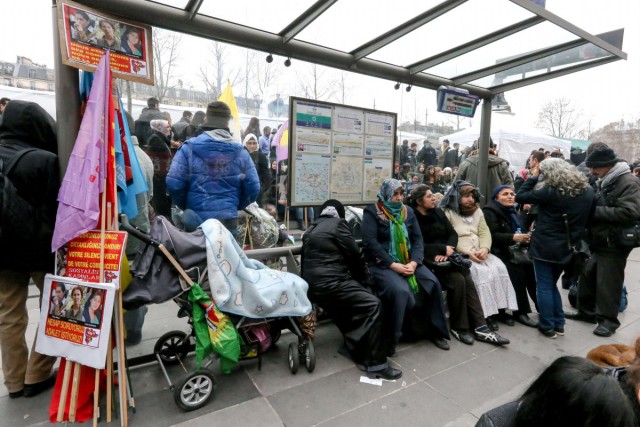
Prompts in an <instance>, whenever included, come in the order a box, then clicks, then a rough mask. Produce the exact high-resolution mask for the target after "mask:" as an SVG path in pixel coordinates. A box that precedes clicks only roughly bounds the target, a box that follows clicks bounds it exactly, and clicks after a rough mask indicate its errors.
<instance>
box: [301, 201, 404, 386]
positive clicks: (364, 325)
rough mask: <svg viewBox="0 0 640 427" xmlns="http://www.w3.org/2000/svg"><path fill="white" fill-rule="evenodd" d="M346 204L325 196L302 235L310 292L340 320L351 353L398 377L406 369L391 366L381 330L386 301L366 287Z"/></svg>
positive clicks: (364, 364)
mask: <svg viewBox="0 0 640 427" xmlns="http://www.w3.org/2000/svg"><path fill="white" fill-rule="evenodd" d="M344 214H345V210H344V206H343V205H342V203H340V202H339V201H337V200H327V201H326V202H324V204H323V205H322V207H321V208H320V217H319V218H318V219H317V220H316V221H315V222H314V223H313V225H311V227H309V229H308V230H307V231H306V232H305V233H304V235H303V236H302V242H303V244H302V278H303V279H304V280H306V281H307V282H308V283H309V291H308V294H309V298H310V299H311V301H313V302H314V303H317V304H318V305H320V307H322V308H323V309H324V310H325V311H326V313H327V314H328V315H329V316H330V317H331V319H332V320H333V322H334V323H335V324H336V326H337V327H338V329H340V332H342V336H343V337H344V344H345V347H346V350H347V351H348V352H349V355H350V356H351V359H353V361H354V362H355V363H356V364H357V365H358V367H360V368H361V369H363V370H366V371H368V372H370V373H371V374H372V375H375V376H376V377H378V378H384V379H387V380H391V379H397V378H400V377H401V376H402V372H401V371H400V370H398V369H394V368H392V367H390V366H389V364H388V362H387V352H388V347H389V343H388V342H387V341H388V340H387V339H385V336H384V332H383V318H382V303H381V302H380V300H379V299H378V298H377V297H376V296H375V295H373V294H372V293H371V291H369V290H368V289H366V288H365V287H364V286H362V284H361V283H364V282H365V279H366V275H365V264H364V260H363V259H362V256H361V254H360V249H359V248H358V244H357V243H356V241H355V240H354V238H353V236H352V234H351V229H350V228H349V225H348V224H347V222H346V221H345V220H344Z"/></svg>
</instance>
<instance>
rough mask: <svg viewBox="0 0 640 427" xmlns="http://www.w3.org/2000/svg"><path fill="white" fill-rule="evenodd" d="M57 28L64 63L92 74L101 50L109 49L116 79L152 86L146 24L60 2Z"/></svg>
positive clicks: (148, 32)
mask: <svg viewBox="0 0 640 427" xmlns="http://www.w3.org/2000/svg"><path fill="white" fill-rule="evenodd" d="M96 5H99V3H96ZM58 29H59V35H60V47H61V49H62V62H63V63H64V64H66V65H70V66H72V67H76V68H80V69H83V70H87V71H95V70H96V67H97V65H98V62H99V61H100V58H101V57H102V55H103V54H104V51H105V50H108V51H110V52H111V70H112V71H113V73H114V76H115V77H117V78H121V79H124V80H131V81H136V82H140V83H145V84H149V85H153V84H154V79H153V51H152V46H153V45H152V42H151V27H149V26H148V25H144V24H140V23H136V22H131V21H126V20H123V19H121V18H116V17H114V16H112V15H109V14H106V13H103V12H100V11H99V10H96V9H92V8H89V7H86V6H83V5H80V4H77V3H74V2H71V1H67V0H62V1H61V2H59V3H58Z"/></svg>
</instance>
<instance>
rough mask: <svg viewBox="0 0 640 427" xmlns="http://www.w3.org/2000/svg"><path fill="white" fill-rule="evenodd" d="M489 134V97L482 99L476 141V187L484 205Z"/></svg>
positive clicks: (485, 201) (486, 187)
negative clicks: (477, 139) (478, 134)
mask: <svg viewBox="0 0 640 427" xmlns="http://www.w3.org/2000/svg"><path fill="white" fill-rule="evenodd" d="M490 136H491V98H484V99H483V100H482V116H481V118H480V140H479V141H478V144H479V145H478V148H479V150H478V189H479V190H480V193H481V194H482V196H483V197H482V198H481V201H480V204H481V205H482V206H484V205H485V204H486V203H487V202H488V200H487V198H488V197H489V194H491V193H490V190H493V189H489V188H488V182H487V181H488V180H487V175H488V172H489V138H490Z"/></svg>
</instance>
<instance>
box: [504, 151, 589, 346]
mask: <svg viewBox="0 0 640 427" xmlns="http://www.w3.org/2000/svg"><path fill="white" fill-rule="evenodd" d="M539 174H541V176H542V177H541V178H538V175H539ZM516 201H517V202H518V203H531V204H536V205H538V206H539V208H540V211H539V213H538V218H537V219H536V228H535V229H534V230H533V234H532V236H531V244H530V246H529V257H530V258H531V259H533V269H534V271H535V272H536V296H537V300H538V313H539V314H540V316H539V319H540V320H539V322H538V329H539V330H540V332H542V334H544V336H546V337H547V338H556V337H557V335H564V323H565V322H564V319H565V318H564V311H563V310H562V298H561V297H560V292H559V291H558V288H557V287H556V283H557V282H558V278H559V277H560V274H561V273H562V270H564V268H565V266H566V265H567V264H569V263H570V262H571V261H572V259H573V251H572V249H571V246H570V245H571V244H575V243H576V242H577V241H578V240H579V239H582V238H584V236H585V234H586V233H585V229H586V227H587V224H588V223H589V221H590V219H591V217H592V215H593V212H594V210H595V196H594V194H593V189H592V188H591V186H589V182H588V181H587V178H586V177H585V176H584V175H583V174H582V173H581V172H580V171H578V170H577V169H576V168H575V166H572V165H569V164H568V163H567V162H565V161H564V160H562V159H554V158H548V159H546V160H544V161H543V162H542V163H540V168H539V169H538V171H536V173H535V174H534V176H532V177H531V178H529V179H528V180H526V181H525V182H524V184H522V187H520V190H518V193H517V194H516Z"/></svg>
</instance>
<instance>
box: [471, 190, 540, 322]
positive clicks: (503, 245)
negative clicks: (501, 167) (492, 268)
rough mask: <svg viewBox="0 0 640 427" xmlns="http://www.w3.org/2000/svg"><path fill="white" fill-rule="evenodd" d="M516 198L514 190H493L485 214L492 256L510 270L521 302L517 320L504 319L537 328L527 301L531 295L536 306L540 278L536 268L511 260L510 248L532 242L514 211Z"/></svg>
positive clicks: (516, 316) (510, 276) (516, 314)
mask: <svg viewBox="0 0 640 427" xmlns="http://www.w3.org/2000/svg"><path fill="white" fill-rule="evenodd" d="M515 196H516V195H515V192H514V190H513V186H511V185H500V186H498V187H496V188H495V189H494V190H493V194H492V196H491V202H489V204H488V205H487V206H485V207H484V208H482V212H483V213H484V219H485V220H486V221H487V226H488V227H489V230H490V231H491V240H492V244H491V253H492V254H494V255H495V256H497V257H498V258H500V260H501V261H502V262H503V263H504V265H505V267H507V271H508V272H509V278H510V279H511V283H512V284H513V290H514V291H515V293H516V300H517V302H518V310H517V311H514V312H513V318H512V317H510V316H509V315H507V314H505V313H503V314H502V315H501V318H502V320H504V321H505V323H507V324H511V325H513V322H514V320H515V321H517V322H518V323H522V324H523V325H525V326H529V327H531V328H535V327H536V326H538V324H537V323H536V322H535V321H534V320H532V319H531V318H529V313H531V305H530V304H529V298H528V297H527V291H528V292H529V295H530V296H531V299H532V300H533V301H534V303H535V302H536V275H535V273H534V271H533V264H514V263H513V262H512V261H511V259H510V256H509V246H513V245H522V246H528V245H529V239H530V236H529V233H527V232H526V230H524V229H523V225H522V223H521V222H520V218H519V217H518V214H517V213H516V211H515V209H514V204H515Z"/></svg>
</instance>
